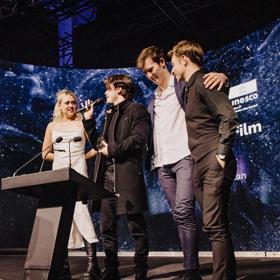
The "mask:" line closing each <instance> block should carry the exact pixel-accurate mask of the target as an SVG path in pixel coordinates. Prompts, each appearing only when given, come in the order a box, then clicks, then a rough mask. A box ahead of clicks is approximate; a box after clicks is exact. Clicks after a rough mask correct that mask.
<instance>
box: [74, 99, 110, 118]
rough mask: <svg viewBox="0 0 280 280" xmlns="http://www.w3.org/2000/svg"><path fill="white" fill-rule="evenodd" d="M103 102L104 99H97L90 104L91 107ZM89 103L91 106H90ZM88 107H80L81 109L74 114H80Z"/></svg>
mask: <svg viewBox="0 0 280 280" xmlns="http://www.w3.org/2000/svg"><path fill="white" fill-rule="evenodd" d="M104 102H105V99H104V98H97V99H96V100H94V101H93V102H92V103H93V106H95V105H100V104H103V103H104ZM92 103H91V104H92ZM88 107H89V106H85V107H82V108H81V109H79V110H77V111H76V114H77V113H81V112H83V111H86V110H87V109H88Z"/></svg>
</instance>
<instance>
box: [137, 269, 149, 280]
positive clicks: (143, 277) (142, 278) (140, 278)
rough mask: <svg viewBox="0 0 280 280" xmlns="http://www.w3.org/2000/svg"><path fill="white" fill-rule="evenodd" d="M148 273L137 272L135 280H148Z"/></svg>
mask: <svg viewBox="0 0 280 280" xmlns="http://www.w3.org/2000/svg"><path fill="white" fill-rule="evenodd" d="M147 279H148V278H147V271H136V272H135V280H147Z"/></svg>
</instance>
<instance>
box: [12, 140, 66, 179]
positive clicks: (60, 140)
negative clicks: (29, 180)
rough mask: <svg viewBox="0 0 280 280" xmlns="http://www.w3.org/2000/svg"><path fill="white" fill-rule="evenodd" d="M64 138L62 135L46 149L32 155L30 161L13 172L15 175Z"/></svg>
mask: <svg viewBox="0 0 280 280" xmlns="http://www.w3.org/2000/svg"><path fill="white" fill-rule="evenodd" d="M62 140H63V138H62V137H58V138H56V139H55V141H54V142H53V143H51V144H50V145H49V146H48V147H46V148H45V149H44V150H42V151H41V152H40V153H38V154H37V155H35V156H34V157H32V158H31V159H30V160H29V161H27V162H26V163H25V164H23V165H22V166H20V167H19V168H18V169H17V170H16V171H15V172H14V174H13V177H15V176H16V174H17V173H18V172H19V171H20V170H21V169H22V168H23V167H25V166H26V165H28V164H29V163H30V162H32V161H33V160H34V159H35V158H37V157H38V156H40V155H41V154H42V153H43V152H45V151H46V150H47V149H49V148H50V147H51V146H52V145H53V144H54V143H59V142H61V141H62Z"/></svg>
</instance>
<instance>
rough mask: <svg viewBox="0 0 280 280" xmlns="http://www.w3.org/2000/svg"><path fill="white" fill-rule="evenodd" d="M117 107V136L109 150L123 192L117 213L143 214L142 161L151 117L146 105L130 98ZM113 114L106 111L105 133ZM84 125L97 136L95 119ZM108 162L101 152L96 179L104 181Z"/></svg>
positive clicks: (145, 202)
mask: <svg viewBox="0 0 280 280" xmlns="http://www.w3.org/2000/svg"><path fill="white" fill-rule="evenodd" d="M115 109H116V110H117V111H116V114H117V118H116V121H115V123H114V124H113V128H114V134H113V135H114V139H113V141H112V142H109V143H108V153H109V157H110V158H112V160H113V162H114V164H115V190H116V193H118V194H120V197H119V198H118V201H117V215H121V214H134V213H140V212H143V211H146V210H147V195H146V188H145V181H144V173H143V164H142V160H143V156H144V153H145V150H146V147H147V139H148V135H149V130H150V125H149V123H150V118H149V114H148V111H147V109H146V108H145V106H143V105H141V104H136V103H133V102H131V101H128V100H126V101H123V102H121V103H120V104H118V105H117V106H116V107H115ZM112 115H113V114H112V111H110V110H109V111H108V112H107V114H106V120H105V123H104V127H103V129H102V133H101V135H102V136H106V135H107V133H108V127H109V124H110V121H111V118H112ZM84 126H85V129H86V130H87V131H88V132H91V133H90V134H92V135H95V137H96V133H92V131H91V130H96V129H95V123H94V121H91V122H89V121H85V122H84ZM105 139H106V138H105ZM92 140H93V141H94V139H92ZM104 162H105V158H104V156H103V155H101V154H98V155H97V157H96V161H95V169H94V181H95V182H98V183H101V184H102V182H103V175H104V171H105V170H104V168H105V166H104Z"/></svg>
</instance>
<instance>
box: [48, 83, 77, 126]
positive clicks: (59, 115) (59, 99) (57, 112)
mask: <svg viewBox="0 0 280 280" xmlns="http://www.w3.org/2000/svg"><path fill="white" fill-rule="evenodd" d="M67 95H70V96H72V97H73V98H74V99H75V101H76V103H77V96H76V95H75V93H74V92H73V91H71V90H69V89H66V88H65V89H62V90H60V91H59V92H58V93H57V94H56V102H55V105H54V110H53V121H54V122H58V121H60V120H61V119H62V117H63V115H62V112H61V110H60V108H59V106H60V105H61V102H62V99H63V97H65V96H67ZM80 119H82V115H81V114H80V113H78V114H76V116H75V120H80Z"/></svg>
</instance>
